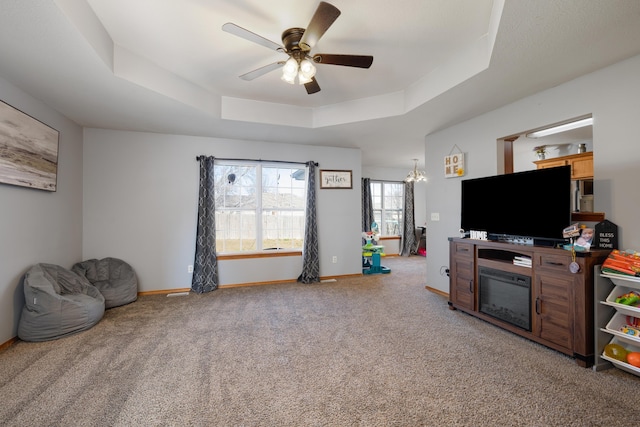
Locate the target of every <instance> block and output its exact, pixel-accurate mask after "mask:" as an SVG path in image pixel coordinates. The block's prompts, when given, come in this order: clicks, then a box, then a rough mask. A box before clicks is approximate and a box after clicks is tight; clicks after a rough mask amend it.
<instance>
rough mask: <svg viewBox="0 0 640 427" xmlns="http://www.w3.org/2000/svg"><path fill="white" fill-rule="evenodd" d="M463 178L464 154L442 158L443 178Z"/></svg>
mask: <svg viewBox="0 0 640 427" xmlns="http://www.w3.org/2000/svg"><path fill="white" fill-rule="evenodd" d="M459 176H464V153H455V154H449V155H448V156H445V157H444V177H445V178H454V177H459Z"/></svg>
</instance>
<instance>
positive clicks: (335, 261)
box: [331, 255, 338, 264]
mask: <svg viewBox="0 0 640 427" xmlns="http://www.w3.org/2000/svg"><path fill="white" fill-rule="evenodd" d="M331 262H333V263H334V264H337V263H338V257H337V256H335V255H334V256H333V258H332V259H331Z"/></svg>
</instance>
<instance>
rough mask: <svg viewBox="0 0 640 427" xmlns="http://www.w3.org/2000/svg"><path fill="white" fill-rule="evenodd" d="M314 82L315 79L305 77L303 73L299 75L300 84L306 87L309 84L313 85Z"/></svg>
mask: <svg viewBox="0 0 640 427" xmlns="http://www.w3.org/2000/svg"><path fill="white" fill-rule="evenodd" d="M312 81H313V77H307V76H305V75H304V73H303V72H302V71H300V72H299V73H298V84H301V85H306V84H307V83H311V82H312Z"/></svg>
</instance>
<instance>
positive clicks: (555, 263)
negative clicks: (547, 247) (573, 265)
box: [544, 261, 564, 267]
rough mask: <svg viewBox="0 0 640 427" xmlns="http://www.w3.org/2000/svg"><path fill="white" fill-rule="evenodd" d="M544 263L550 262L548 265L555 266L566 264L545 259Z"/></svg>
mask: <svg viewBox="0 0 640 427" xmlns="http://www.w3.org/2000/svg"><path fill="white" fill-rule="evenodd" d="M544 263H545V264H548V265H555V266H559V267H562V266H564V262H557V261H545V262H544Z"/></svg>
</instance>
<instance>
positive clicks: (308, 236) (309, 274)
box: [298, 162, 320, 283]
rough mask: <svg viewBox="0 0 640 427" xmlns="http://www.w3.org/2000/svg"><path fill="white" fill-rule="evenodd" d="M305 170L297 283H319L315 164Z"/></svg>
mask: <svg viewBox="0 0 640 427" xmlns="http://www.w3.org/2000/svg"><path fill="white" fill-rule="evenodd" d="M307 168H308V170H309V174H308V181H307V206H306V215H307V218H306V221H305V226H304V248H303V250H302V273H301V274H300V276H299V277H298V282H302V283H313V282H319V281H320V261H319V260H318V255H319V250H318V223H317V221H316V164H315V163H314V162H307Z"/></svg>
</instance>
